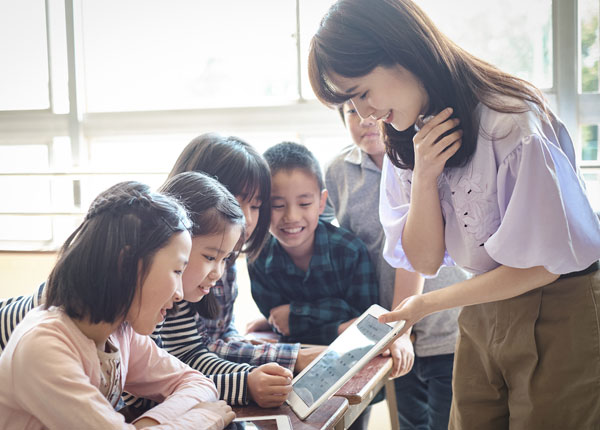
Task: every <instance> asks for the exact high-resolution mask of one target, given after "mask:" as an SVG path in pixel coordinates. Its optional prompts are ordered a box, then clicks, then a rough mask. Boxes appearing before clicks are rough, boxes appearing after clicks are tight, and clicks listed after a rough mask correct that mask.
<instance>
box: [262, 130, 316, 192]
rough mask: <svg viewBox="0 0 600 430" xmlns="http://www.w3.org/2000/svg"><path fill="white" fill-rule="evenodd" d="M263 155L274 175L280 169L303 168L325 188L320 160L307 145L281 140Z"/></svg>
mask: <svg viewBox="0 0 600 430" xmlns="http://www.w3.org/2000/svg"><path fill="white" fill-rule="evenodd" d="M263 156H264V157H265V160H267V163H268V164H269V168H270V169H271V174H272V175H275V174H276V173H277V172H279V171H280V170H294V169H302V170H304V171H305V172H306V173H308V174H310V175H313V176H314V177H315V179H316V180H317V183H318V184H319V189H320V190H321V191H323V190H324V189H325V182H323V174H322V173H321V167H320V166H319V162H318V161H317V159H316V158H315V156H314V155H313V153H312V152H310V151H309V150H308V148H306V146H303V145H300V144H298V143H294V142H281V143H278V144H277V145H274V146H272V147H270V148H269V149H267V150H266V151H265V153H264V154H263Z"/></svg>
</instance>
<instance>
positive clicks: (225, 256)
mask: <svg viewBox="0 0 600 430" xmlns="http://www.w3.org/2000/svg"><path fill="white" fill-rule="evenodd" d="M241 234H242V228H241V226H232V227H228V228H226V230H225V232H223V233H217V234H212V235H206V236H196V237H194V238H192V252H191V253H190V260H189V263H188V266H187V268H186V269H185V272H183V298H184V300H187V301H188V302H198V301H200V300H202V298H203V297H204V296H206V295H207V294H208V293H209V292H210V289H211V288H212V287H214V286H215V283H216V282H217V281H218V280H219V279H220V278H221V276H223V272H224V271H225V265H226V263H227V261H229V259H230V258H231V257H232V255H233V253H234V250H235V246H236V245H237V243H238V241H239V240H240V236H241Z"/></svg>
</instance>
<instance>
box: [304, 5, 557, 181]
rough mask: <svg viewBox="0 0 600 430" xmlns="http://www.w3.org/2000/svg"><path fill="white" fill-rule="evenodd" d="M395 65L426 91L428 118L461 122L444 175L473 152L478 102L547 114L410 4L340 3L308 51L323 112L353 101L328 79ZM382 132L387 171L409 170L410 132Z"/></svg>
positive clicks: (534, 98)
mask: <svg viewBox="0 0 600 430" xmlns="http://www.w3.org/2000/svg"><path fill="white" fill-rule="evenodd" d="M396 65H400V66H402V67H404V68H405V69H406V70H408V71H410V72H411V73H412V74H413V75H415V76H416V77H417V79H418V80H419V81H420V82H421V83H422V84H423V86H424V88H425V90H426V91H427V95H428V97H429V112H427V114H435V113H438V112H440V111H441V110H443V109H444V108H446V107H452V108H453V109H454V112H453V116H454V117H457V118H460V128H461V129H462V130H463V132H464V134H463V136H462V144H461V147H460V149H459V150H458V151H457V153H456V154H454V155H453V156H452V157H451V158H450V159H449V160H448V161H447V162H446V166H448V167H452V166H460V165H464V164H466V163H467V161H468V160H469V159H470V158H471V156H472V155H473V153H474V152H475V145H476V143H477V137H478V133H479V124H478V121H477V116H476V114H475V107H476V106H477V104H478V103H479V102H481V103H483V104H485V105H486V106H488V107H489V108H491V109H493V110H496V111H499V112H505V113H519V112H524V111H526V110H528V109H529V107H528V106H527V105H526V104H523V103H518V102H514V103H512V104H507V103H506V102H503V101H501V100H498V98H497V97H496V96H497V95H507V96H510V97H513V98H516V99H518V100H521V101H525V102H529V103H532V104H533V105H535V106H537V108H538V109H539V111H540V112H545V102H544V99H543V96H542V94H541V93H540V91H539V90H537V89H536V88H534V87H533V86H532V85H531V84H529V83H528V82H526V81H524V80H522V79H519V78H517V77H514V76H511V75H509V74H507V73H504V72H502V71H500V70H498V69H497V68H496V67H494V66H492V65H490V64H488V63H486V62H484V61H482V60H480V59H479V58H477V57H474V56H473V55H471V54H469V53H468V52H466V51H464V50H463V49H461V48H460V47H458V46H457V45H455V44H454V43H453V42H452V41H451V40H450V39H448V38H447V37H446V36H445V35H444V34H442V32H440V31H439V30H438V29H437V27H436V26H435V25H434V24H433V22H432V21H431V20H430V19H429V17H428V16H427V15H426V14H425V13H424V12H423V11H422V10H421V9H420V8H419V7H418V6H417V5H416V4H415V3H413V2H412V1H411V0H369V1H365V0H339V1H338V2H336V3H335V4H334V5H333V6H332V7H331V8H330V9H329V11H328V12H327V14H326V15H325V16H324V17H323V19H322V20H321V23H320V26H319V29H318V30H317V32H316V34H315V35H314V37H313V38H312V40H311V43H310V51H309V59H308V68H309V78H310V83H311V86H312V88H313V91H314V92H315V94H316V95H317V97H318V98H319V100H321V101H322V102H323V103H325V104H329V105H338V104H340V103H344V102H345V101H347V100H349V99H350V98H352V97H355V96H356V95H357V94H346V93H343V92H340V91H339V90H338V89H337V88H336V87H335V86H334V85H333V84H332V81H331V79H330V74H331V73H332V72H333V73H336V74H338V75H340V76H344V77H350V78H357V77H362V76H365V75H367V74H368V73H370V72H371V71H372V70H373V69H374V68H376V67H378V66H382V67H394V66H396ZM383 128H384V132H385V144H386V152H387V154H388V156H389V158H390V160H391V161H392V163H394V165H396V166H397V167H400V168H407V169H412V168H413V167H414V148H413V141H412V138H413V136H414V134H415V130H414V129H413V128H412V127H410V128H409V129H407V130H405V131H397V130H395V129H394V128H393V127H392V126H391V125H390V124H384V126H383Z"/></svg>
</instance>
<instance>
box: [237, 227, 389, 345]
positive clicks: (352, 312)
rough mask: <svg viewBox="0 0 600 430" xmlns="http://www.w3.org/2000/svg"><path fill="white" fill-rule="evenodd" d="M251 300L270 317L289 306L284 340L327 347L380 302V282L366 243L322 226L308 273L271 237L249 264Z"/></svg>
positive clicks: (317, 231)
mask: <svg viewBox="0 0 600 430" xmlns="http://www.w3.org/2000/svg"><path fill="white" fill-rule="evenodd" d="M248 273H249V274H250V281H251V289H252V297H254V301H255V302H256V304H257V305H258V308H259V309H260V311H261V312H262V314H263V315H264V316H265V317H266V318H268V317H269V313H270V312H271V309H273V308H275V307H277V306H279V305H286V304H289V305H290V314H289V328H290V336H286V337H284V338H283V340H284V341H294V342H302V343H312V344H321V345H328V344H330V343H331V342H332V341H333V340H334V339H335V338H336V337H337V335H338V327H339V325H340V324H341V323H343V322H345V321H348V320H350V319H352V318H356V317H358V316H360V315H361V314H362V313H363V312H364V311H365V310H366V309H367V308H368V307H369V306H371V305H372V304H374V303H377V300H378V291H379V287H378V283H377V277H376V276H375V271H374V269H373V266H372V265H371V261H370V260H369V253H368V251H367V248H366V246H365V244H364V243H363V242H362V241H361V240H360V239H359V238H357V237H356V236H354V235H353V234H352V233H350V232H349V231H348V230H346V229H344V228H338V227H335V226H333V225H331V224H329V223H324V222H322V221H319V224H318V226H317V228H316V230H315V244H314V249H313V255H312V257H311V259H310V264H309V267H308V271H307V272H304V271H303V270H301V269H299V268H298V267H297V266H296V265H295V264H294V262H293V261H292V259H291V257H290V256H289V255H288V254H287V252H286V251H285V250H284V249H283V248H282V246H281V245H280V244H279V242H278V241H277V239H275V238H274V237H271V238H270V240H269V241H268V242H267V244H266V245H265V247H264V248H263V250H262V252H261V253H260V255H259V257H258V258H257V259H256V261H254V262H253V263H251V264H249V265H248Z"/></svg>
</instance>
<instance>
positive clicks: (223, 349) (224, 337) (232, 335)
mask: <svg viewBox="0 0 600 430" xmlns="http://www.w3.org/2000/svg"><path fill="white" fill-rule="evenodd" d="M236 274H237V271H236V267H235V265H231V266H229V267H227V270H226V272H225V274H224V275H223V277H222V278H221V279H219V280H218V281H217V283H216V285H215V286H214V287H213V288H212V289H211V292H212V294H214V296H215V298H216V299H217V301H218V302H219V306H220V311H219V315H218V316H217V317H216V318H215V319H207V318H202V317H200V318H199V320H198V324H199V328H200V330H199V331H200V332H201V333H206V343H207V345H208V349H209V350H210V351H211V352H214V353H215V354H217V355H218V356H219V357H221V358H224V359H226V360H230V361H235V362H236V363H249V364H252V365H254V366H260V365H262V364H265V363H271V362H275V363H278V364H279V365H280V366H283V367H287V368H288V369H289V370H291V371H292V372H293V371H294V367H295V365H296V359H297V358H298V351H299V349H300V344H299V343H295V344H294V343H277V344H271V343H263V344H261V345H253V344H251V343H250V342H248V341H246V340H245V339H244V337H243V336H242V335H240V334H239V333H238V331H237V329H236V328H235V324H234V321H233V305H234V303H235V300H236V298H237V296H238V286H237V282H236Z"/></svg>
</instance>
